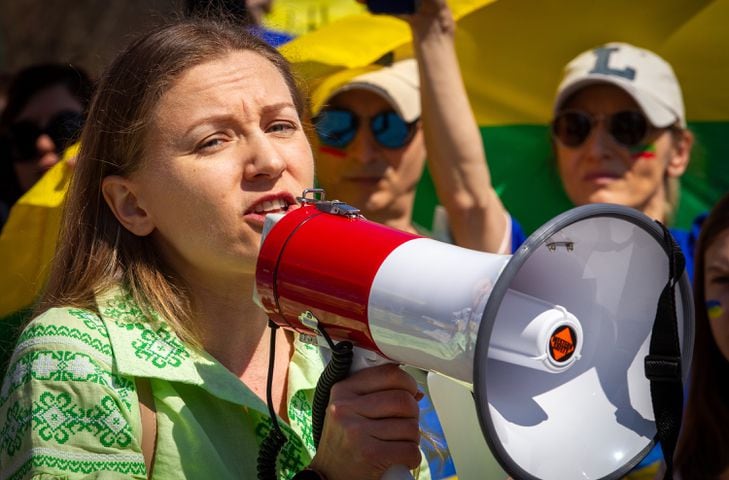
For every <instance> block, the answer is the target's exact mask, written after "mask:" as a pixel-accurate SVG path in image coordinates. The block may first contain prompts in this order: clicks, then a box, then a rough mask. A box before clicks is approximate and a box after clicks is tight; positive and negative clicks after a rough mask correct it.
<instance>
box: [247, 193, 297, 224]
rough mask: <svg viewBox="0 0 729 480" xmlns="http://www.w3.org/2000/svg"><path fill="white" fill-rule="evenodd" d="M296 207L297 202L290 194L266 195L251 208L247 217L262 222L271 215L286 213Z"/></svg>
mask: <svg viewBox="0 0 729 480" xmlns="http://www.w3.org/2000/svg"><path fill="white" fill-rule="evenodd" d="M294 205H296V201H295V200H294V196H293V195H291V194H290V193H280V194H275V195H266V196H265V197H262V198H260V199H259V200H258V201H256V202H255V203H254V204H253V205H252V206H251V207H249V208H248V210H246V212H245V215H246V216H249V217H253V218H255V219H257V220H261V221H262V219H263V218H264V217H265V216H266V215H268V214H269V213H284V212H287V211H288V210H289V209H290V208H291V207H292V206H294Z"/></svg>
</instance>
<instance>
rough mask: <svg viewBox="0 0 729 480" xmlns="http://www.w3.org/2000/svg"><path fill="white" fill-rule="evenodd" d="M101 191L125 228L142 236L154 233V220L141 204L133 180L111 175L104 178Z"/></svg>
mask: <svg viewBox="0 0 729 480" xmlns="http://www.w3.org/2000/svg"><path fill="white" fill-rule="evenodd" d="M101 191H102V193H103V194H104V200H106V203H107V205H109V208H110V209H111V211H112V212H113V213H114V216H115V217H116V219H117V220H119V223H121V224H122V225H123V226H124V228H126V229H127V230H129V231H130V232H132V233H133V234H135V235H137V236H140V237H144V236H147V235H149V234H150V233H152V231H153V230H154V222H153V221H152V217H151V215H150V214H149V212H147V211H146V210H145V209H144V208H143V207H142V206H141V205H140V202H139V198H138V197H137V195H136V194H135V192H134V183H133V182H132V181H131V180H129V179H128V178H124V177H120V176H118V175H109V176H108V177H105V178H104V180H102V183H101Z"/></svg>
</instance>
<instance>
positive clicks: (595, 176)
mask: <svg viewBox="0 0 729 480" xmlns="http://www.w3.org/2000/svg"><path fill="white" fill-rule="evenodd" d="M582 178H583V179H584V180H585V181H588V182H600V181H604V182H608V181H611V180H616V179H618V178H621V175H618V174H617V173H613V172H590V173H587V174H586V175H585V176H584V177H582Z"/></svg>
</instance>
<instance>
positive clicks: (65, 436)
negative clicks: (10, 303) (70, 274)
mask: <svg viewBox="0 0 729 480" xmlns="http://www.w3.org/2000/svg"><path fill="white" fill-rule="evenodd" d="M114 363H115V362H114V361H113V355H112V350H111V347H110V344H109V339H108V333H107V332H106V328H105V327H104V325H103V323H102V322H101V319H100V318H99V317H98V316H97V315H96V314H94V313H93V312H90V311H87V310H80V309H73V308H54V309H51V310H48V311H47V312H44V313H43V314H42V315H40V316H38V317H37V318H35V319H34V320H33V321H32V322H31V323H30V324H29V325H28V326H27V327H26V328H25V329H24V330H23V333H22V334H21V336H20V339H19V340H18V345H17V347H16V349H15V352H14V353H13V356H12V359H11V363H10V365H9V368H8V373H7V375H6V377H5V379H4V382H3V385H2V389H0V419H1V420H0V421H2V422H5V423H6V425H9V426H11V428H7V429H4V430H3V431H2V432H0V467H2V468H0V469H1V470H3V471H8V472H15V473H16V474H17V475H31V474H38V473H47V474H52V475H62V476H67V477H64V478H75V475H79V476H82V474H83V475H85V474H89V473H93V472H99V471H107V470H108V471H112V472H126V473H128V474H130V476H133V475H136V474H137V473H140V474H143V473H144V462H143V459H142V457H141V454H140V453H139V448H138V446H137V445H138V440H137V438H138V437H139V429H140V427H139V408H138V403H137V399H136V389H135V386H134V380H133V379H132V378H130V377H126V376H123V375H120V374H118V373H117V372H116V371H115V368H114Z"/></svg>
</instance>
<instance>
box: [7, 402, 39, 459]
mask: <svg viewBox="0 0 729 480" xmlns="http://www.w3.org/2000/svg"><path fill="white" fill-rule="evenodd" d="M31 417H32V415H31V412H30V408H22V407H21V406H20V405H19V404H18V403H17V402H16V403H15V404H14V405H13V406H11V407H10V408H9V409H8V412H7V415H6V416H5V419H4V421H3V426H2V429H0V452H7V454H8V455H13V454H14V453H15V452H16V451H18V449H19V448H20V445H21V444H22V443H23V435H24V434H25V432H26V431H27V430H28V428H29V427H30V419H31Z"/></svg>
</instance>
